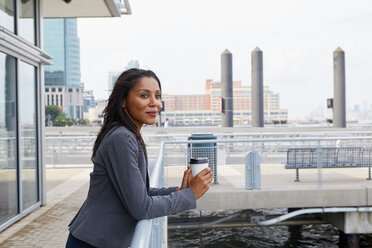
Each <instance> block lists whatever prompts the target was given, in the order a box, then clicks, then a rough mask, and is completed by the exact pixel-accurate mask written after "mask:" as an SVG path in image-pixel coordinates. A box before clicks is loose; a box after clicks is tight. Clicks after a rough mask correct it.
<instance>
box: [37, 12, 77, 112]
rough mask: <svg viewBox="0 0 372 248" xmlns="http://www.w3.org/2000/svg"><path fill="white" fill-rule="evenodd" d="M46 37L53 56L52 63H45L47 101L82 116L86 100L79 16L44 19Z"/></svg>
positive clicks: (48, 48) (46, 47)
mask: <svg viewBox="0 0 372 248" xmlns="http://www.w3.org/2000/svg"><path fill="white" fill-rule="evenodd" d="M44 40H45V50H46V51H47V52H48V53H49V54H51V55H52V56H53V60H52V62H53V65H50V66H45V104H46V105H57V106H59V107H60V108H61V109H62V110H63V111H64V112H65V113H66V114H67V116H68V117H69V118H75V119H80V118H82V117H83V105H84V102H83V84H82V83H81V81H80V42H79V38H78V36H77V20H76V18H58V19H45V21H44Z"/></svg>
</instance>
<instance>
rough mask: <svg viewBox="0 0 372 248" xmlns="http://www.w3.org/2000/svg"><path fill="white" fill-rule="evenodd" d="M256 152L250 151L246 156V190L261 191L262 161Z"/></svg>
mask: <svg viewBox="0 0 372 248" xmlns="http://www.w3.org/2000/svg"><path fill="white" fill-rule="evenodd" d="M260 160H261V159H260V156H259V155H258V153H257V152H255V151H250V152H248V153H247V155H246V156H245V188H246V189H261V161H260Z"/></svg>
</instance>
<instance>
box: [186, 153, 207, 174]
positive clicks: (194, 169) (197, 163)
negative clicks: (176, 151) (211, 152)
mask: <svg viewBox="0 0 372 248" xmlns="http://www.w3.org/2000/svg"><path fill="white" fill-rule="evenodd" d="M208 165H209V160H208V158H191V159H190V166H191V174H192V177H195V176H196V175H197V174H198V173H199V172H201V171H202V170H204V169H205V168H208Z"/></svg>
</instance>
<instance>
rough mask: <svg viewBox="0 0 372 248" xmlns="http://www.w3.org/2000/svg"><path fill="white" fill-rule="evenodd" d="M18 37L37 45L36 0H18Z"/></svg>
mask: <svg viewBox="0 0 372 248" xmlns="http://www.w3.org/2000/svg"><path fill="white" fill-rule="evenodd" d="M18 5H19V25H18V27H19V32H18V35H19V36H21V37H22V38H24V39H26V40H28V41H29V42H31V43H33V44H35V0H18Z"/></svg>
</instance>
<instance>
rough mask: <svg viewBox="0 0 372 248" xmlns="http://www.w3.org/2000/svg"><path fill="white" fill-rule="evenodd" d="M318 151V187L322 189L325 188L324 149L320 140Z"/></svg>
mask: <svg viewBox="0 0 372 248" xmlns="http://www.w3.org/2000/svg"><path fill="white" fill-rule="evenodd" d="M316 150H317V168H318V186H319V188H321V187H322V186H323V175H322V172H323V171H322V168H323V149H322V147H321V146H320V140H318V146H317V149H316Z"/></svg>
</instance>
